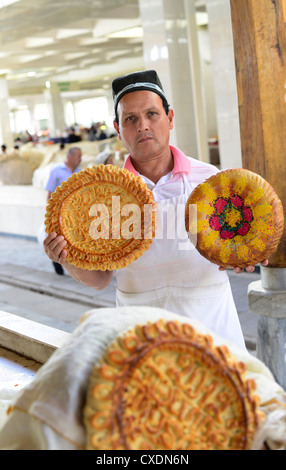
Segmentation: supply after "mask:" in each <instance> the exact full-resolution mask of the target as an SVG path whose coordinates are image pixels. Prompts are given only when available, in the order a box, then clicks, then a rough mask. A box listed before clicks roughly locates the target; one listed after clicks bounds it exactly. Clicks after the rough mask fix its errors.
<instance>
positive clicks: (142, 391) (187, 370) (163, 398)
mask: <svg viewBox="0 0 286 470" xmlns="http://www.w3.org/2000/svg"><path fill="white" fill-rule="evenodd" d="M245 374H246V366H245V364H244V363H242V362H236V361H235V360H234V359H233V357H232V356H231V354H230V352H229V350H228V349H227V347H226V346H214V345H213V342H212V338H211V337H210V336H208V335H201V334H199V333H197V332H196V331H195V329H194V328H193V327H192V326H190V325H189V324H183V323H180V322H178V321H165V320H163V319H162V320H159V321H157V322H156V323H147V324H146V325H143V326H142V325H137V326H136V327H135V328H132V329H131V330H130V331H128V332H127V333H125V334H123V335H121V336H119V337H118V338H117V339H116V340H115V342H113V343H112V344H111V345H110V347H109V348H108V349H107V350H106V352H105V354H104V356H103V358H102V360H101V361H100V363H99V364H97V365H95V366H94V368H93V370H92V373H91V377H90V383H89V387H88V393H87V399H86V405H85V408H84V423H85V428H86V434H87V445H86V448H87V450H123V449H129V450H168V449H169V450H170V449H172V450H188V449H193V450H195V449H199V450H211V449H214V450H216V449H217V450H223V449H225V450H226V449H229V450H230V449H250V447H251V443H252V440H253V437H254V434H255V433H256V431H257V429H258V427H259V425H260V424H261V423H262V421H264V419H265V415H264V413H262V412H261V411H260V410H259V409H258V407H259V402H260V399H259V398H258V397H257V396H256V395H255V393H254V390H255V388H256V383H255V381H254V380H252V379H251V380H250V379H248V380H247V379H246V377H245Z"/></svg>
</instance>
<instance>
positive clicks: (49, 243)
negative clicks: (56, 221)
mask: <svg viewBox="0 0 286 470" xmlns="http://www.w3.org/2000/svg"><path fill="white" fill-rule="evenodd" d="M66 244H67V241H66V240H65V239H64V237H63V236H62V235H57V234H56V233H54V232H52V233H50V234H49V235H48V236H47V238H46V239H45V241H44V249H45V252H46V254H47V255H48V257H49V258H50V259H51V260H52V261H54V262H55V263H59V264H64V263H65V261H66V258H67V251H66V250H65V249H64V248H65V246H66Z"/></svg>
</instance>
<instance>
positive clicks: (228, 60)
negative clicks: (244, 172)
mask: <svg viewBox="0 0 286 470" xmlns="http://www.w3.org/2000/svg"><path fill="white" fill-rule="evenodd" d="M206 7H207V13H208V20H209V25H208V30H209V35H210V47H211V56H212V66H213V80H214V93H215V103H216V116H217V128H218V139H219V153H220V163H221V168H222V169H224V168H237V167H241V166H242V156H241V141H240V125H239V111H238V98H237V87H236V71H235V58H234V51H233V36H232V22H231V12H230V3H229V0H206Z"/></svg>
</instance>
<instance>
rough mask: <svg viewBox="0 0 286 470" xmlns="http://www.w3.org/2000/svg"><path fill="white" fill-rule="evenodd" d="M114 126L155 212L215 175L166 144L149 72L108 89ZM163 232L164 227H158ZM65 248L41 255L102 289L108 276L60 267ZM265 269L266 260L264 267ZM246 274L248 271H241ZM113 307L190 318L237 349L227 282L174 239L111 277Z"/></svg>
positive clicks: (53, 240)
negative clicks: (147, 307) (153, 309)
mask: <svg viewBox="0 0 286 470" xmlns="http://www.w3.org/2000/svg"><path fill="white" fill-rule="evenodd" d="M113 97H114V107H115V121H114V127H115V129H116V131H117V133H118V136H119V139H121V140H122V141H123V143H124V144H125V147H126V148H127V149H128V151H129V152H130V155H129V156H128V158H127V160H126V163H125V167H126V168H127V169H128V170H129V171H131V172H133V173H134V174H136V175H140V176H141V178H142V179H143V181H144V182H145V183H146V184H147V186H148V188H149V189H151V190H152V191H153V196H154V199H155V201H156V202H157V203H158V204H160V207H161V208H163V209H164V208H168V207H170V206H172V205H173V206H174V207H175V208H176V207H179V205H182V206H184V205H185V204H186V201H187V198H188V196H189V194H190V192H191V191H192V190H193V189H194V188H195V186H197V185H198V184H200V183H202V182H203V181H204V180H205V179H206V178H208V177H209V176H211V175H212V174H214V173H216V172H217V169H216V168H215V167H213V166H211V165H209V164H205V163H202V162H199V161H198V160H195V159H192V158H189V157H186V156H185V155H184V154H183V153H182V152H181V151H180V150H179V149H177V148H175V147H172V146H170V145H169V136H170V131H171V130H172V129H173V122H174V121H173V120H174V112H173V110H172V109H170V108H169V105H168V102H167V98H166V96H165V93H164V90H163V88H162V85H161V82H160V80H159V78H158V76H157V74H156V72H155V71H145V72H136V73H133V74H128V75H126V76H124V77H119V78H118V79H116V80H114V82H113ZM163 228H164V224H163ZM65 245H66V241H65V240H64V239H63V237H61V236H57V235H56V234H50V235H49V236H48V237H47V239H46V242H45V250H46V253H47V254H48V256H50V258H51V259H53V260H54V261H58V262H59V263H61V264H62V265H63V266H65V267H66V269H67V270H68V271H69V273H70V274H71V275H72V276H73V277H74V278H75V279H77V280H78V281H80V282H83V283H85V284H87V285H89V286H92V287H95V288H96V289H102V288H104V287H106V286H107V285H108V284H109V282H110V281H111V279H112V274H113V273H112V272H111V271H87V270H80V269H78V268H75V267H73V266H68V265H67V263H66V254H67V253H66V250H65V249H64V247H65ZM265 264H267V261H265ZM247 270H248V271H249V272H251V271H253V270H254V267H253V266H249V267H248V268H247ZM235 271H236V272H241V271H242V270H241V269H239V268H236V269H235ZM116 280H117V291H116V300H117V305H118V306H121V305H151V306H157V307H161V308H165V309H167V310H169V311H171V312H175V313H178V314H181V315H185V316H189V317H191V318H195V319H197V320H199V321H200V322H201V323H203V324H204V325H205V326H206V327H208V328H209V329H211V330H212V331H214V332H216V333H218V334H220V335H221V336H223V337H225V338H226V339H228V340H231V341H233V342H234V343H236V344H237V345H239V346H240V347H242V348H245V344H244V339H243V335H242V331H241V327H240V324H239V320H238V315H237V312H236V308H235V305H234V301H233V297H232V293H231V289H230V284H229V280H228V276H227V274H226V272H224V270H223V269H218V267H217V266H216V265H214V264H212V263H210V262H209V261H207V260H206V259H205V258H203V257H202V256H201V255H200V254H199V253H198V251H197V250H196V249H185V250H182V249H180V240H179V238H178V237H176V238H175V239H172V238H170V239H168V237H166V234H165V235H164V237H163V238H162V239H156V238H155V239H154V240H153V243H152V245H151V246H150V248H149V249H148V250H147V251H146V252H145V253H144V254H143V255H142V256H141V257H140V258H138V259H137V260H136V261H134V262H133V263H132V264H131V265H129V266H127V267H126V268H124V269H120V270H118V271H117V272H116Z"/></svg>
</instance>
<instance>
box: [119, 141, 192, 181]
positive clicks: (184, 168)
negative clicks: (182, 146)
mask: <svg viewBox="0 0 286 470" xmlns="http://www.w3.org/2000/svg"><path fill="white" fill-rule="evenodd" d="M170 149H171V152H172V154H173V157H174V168H173V171H172V174H173V175H175V174H176V173H189V172H190V170H191V161H190V160H189V158H188V157H186V155H185V154H184V153H183V152H182V151H181V150H179V149H178V148H177V147H174V146H172V145H170ZM124 168H126V169H127V170H129V171H130V172H131V173H133V174H134V175H135V176H138V173H137V171H136V170H135V168H134V166H133V164H132V160H131V155H128V157H127V159H126V161H125V164H124Z"/></svg>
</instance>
